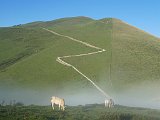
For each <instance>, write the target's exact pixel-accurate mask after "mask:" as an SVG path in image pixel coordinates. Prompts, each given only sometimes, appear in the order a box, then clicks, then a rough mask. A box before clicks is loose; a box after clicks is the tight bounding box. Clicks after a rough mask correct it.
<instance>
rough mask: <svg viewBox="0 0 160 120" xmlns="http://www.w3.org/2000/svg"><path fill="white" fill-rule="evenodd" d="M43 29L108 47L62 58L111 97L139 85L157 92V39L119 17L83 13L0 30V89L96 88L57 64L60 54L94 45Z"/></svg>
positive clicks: (69, 90) (159, 67)
mask: <svg viewBox="0 0 160 120" xmlns="http://www.w3.org/2000/svg"><path fill="white" fill-rule="evenodd" d="M41 27H45V28H48V29H50V30H54V31H56V32H58V33H60V34H64V35H68V36H71V37H73V38H76V39H79V40H81V41H85V42H87V43H90V44H92V45H95V46H97V47H101V48H104V49H106V52H103V53H100V54H95V55H92V56H84V57H77V58H67V59H65V61H67V62H69V63H70V64H72V65H74V66H76V67H77V68H78V69H79V70H80V71H81V72H82V73H84V74H86V75H87V76H88V77H89V78H91V79H92V80H93V81H94V82H95V83H97V84H98V85H99V86H100V87H101V88H102V89H103V90H105V91H107V92H109V93H110V94H111V93H114V94H113V96H115V93H118V92H119V93H121V92H124V91H127V90H129V89H130V88H131V87H132V88H134V87H137V86H140V85H142V88H145V87H146V86H150V85H151V86H154V84H156V86H157V88H158V90H159V88H160V84H159V83H160V81H159V79H160V74H159V73H160V54H159V52H160V42H159V40H160V39H159V38H156V37H154V36H152V35H150V34H148V33H146V32H144V31H142V30H139V29H137V28H135V27H133V26H130V25H128V24H126V23H124V22H122V21H121V20H118V19H113V18H106V19H101V20H93V19H90V18H87V17H73V18H63V19H58V20H54V21H48V22H43V21H42V22H33V23H29V24H25V25H20V26H14V27H9V28H0V82H1V83H3V84H1V85H0V89H1V88H2V86H3V87H5V86H10V87H15V88H16V87H22V88H27V89H38V90H39V89H40V90H42V91H43V90H46V92H47V91H48V90H52V91H53V93H55V91H57V90H59V89H60V90H59V91H61V92H62V93H64V94H76V93H81V92H85V89H87V88H89V89H91V90H94V89H95V88H94V87H93V86H92V85H91V83H89V82H88V81H87V80H86V79H85V78H83V77H82V76H81V75H79V74H78V73H77V72H76V71H74V70H73V69H72V68H69V67H66V66H63V65H61V64H59V63H58V62H56V58H57V57H58V56H64V55H70V54H80V53H88V52H92V51H95V49H92V48H89V47H86V46H84V45H82V44H79V43H76V42H74V41H71V40H69V39H67V38H64V37H59V36H56V35H54V34H52V33H50V32H47V31H45V30H43V29H42V28H41ZM110 64H112V66H111V71H112V73H111V78H112V79H111V81H109V76H110V73H109V67H110ZM111 84H112V85H113V86H111ZM152 84H153V85H152ZM143 85H144V86H143ZM77 86H78V87H77ZM2 91H3V89H2ZM144 91H145V90H144ZM157 94H158V93H157Z"/></svg>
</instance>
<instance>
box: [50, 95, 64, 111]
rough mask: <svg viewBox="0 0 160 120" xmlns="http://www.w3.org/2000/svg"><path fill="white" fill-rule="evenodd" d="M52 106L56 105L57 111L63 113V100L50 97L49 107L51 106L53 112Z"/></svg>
mask: <svg viewBox="0 0 160 120" xmlns="http://www.w3.org/2000/svg"><path fill="white" fill-rule="evenodd" d="M54 104H56V105H58V106H59V110H60V109H61V110H63V111H64V108H65V101H64V99H61V98H59V97H55V96H52V97H51V105H52V108H53V110H54Z"/></svg>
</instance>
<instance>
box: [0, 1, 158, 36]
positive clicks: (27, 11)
mask: <svg viewBox="0 0 160 120" xmlns="http://www.w3.org/2000/svg"><path fill="white" fill-rule="evenodd" d="M159 14H160V0H0V26H1V27H4V26H11V25H16V24H23V23H28V22H33V21H47V20H53V19H57V18H63V17H73V16H87V17H91V18H94V19H101V18H105V17H114V18H119V19H121V20H123V21H125V22H127V23H129V24H131V25H134V26H136V27H138V28H140V29H142V30H145V31H147V32H149V33H151V34H153V35H155V36H158V37H160V15H159Z"/></svg>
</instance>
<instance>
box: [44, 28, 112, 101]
mask: <svg viewBox="0 0 160 120" xmlns="http://www.w3.org/2000/svg"><path fill="white" fill-rule="evenodd" d="M43 29H44V30H46V31H48V32H51V33H53V34H55V35H58V36H61V37H65V38H68V39H70V40H72V41H75V42H78V43H81V44H83V45H85V46H87V47H90V48H94V49H97V51H96V52H90V53H84V54H78V55H68V56H62V57H57V59H56V61H57V62H59V63H61V64H63V65H65V66H68V67H72V68H73V69H74V70H75V71H77V72H78V73H79V74H80V75H82V76H83V77H85V78H86V79H87V80H88V81H89V82H91V83H92V85H94V86H95V87H96V88H97V89H98V90H99V91H100V92H101V93H102V94H103V95H104V96H105V97H106V98H111V97H110V96H109V95H108V94H107V93H106V92H104V91H103V90H102V89H101V88H100V87H99V86H98V85H97V84H96V83H94V82H93V81H92V80H91V79H90V78H88V77H87V76H86V75H84V74H83V73H82V72H80V71H79V70H78V69H77V68H76V67H75V66H73V65H71V64H69V63H67V62H65V61H64V60H62V59H64V58H71V57H80V56H88V55H94V54H98V53H101V52H105V51H106V50H105V49H102V48H99V47H96V46H94V45H91V44H89V43H86V42H83V41H80V40H78V39H75V38H72V37H70V36H66V35H62V34H59V33H57V32H54V31H52V30H49V29H46V28H43Z"/></svg>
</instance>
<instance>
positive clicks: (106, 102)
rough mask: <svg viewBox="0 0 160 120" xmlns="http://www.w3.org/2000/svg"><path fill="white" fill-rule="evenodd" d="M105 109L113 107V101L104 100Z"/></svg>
mask: <svg viewBox="0 0 160 120" xmlns="http://www.w3.org/2000/svg"><path fill="white" fill-rule="evenodd" d="M105 107H108V108H111V107H114V101H113V100H112V99H106V100H105Z"/></svg>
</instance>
